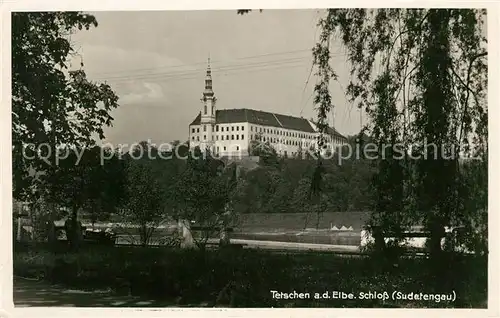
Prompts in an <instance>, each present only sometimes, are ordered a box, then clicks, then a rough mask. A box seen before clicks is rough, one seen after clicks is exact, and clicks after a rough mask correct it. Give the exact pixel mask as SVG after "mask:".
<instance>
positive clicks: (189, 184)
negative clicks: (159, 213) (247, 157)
mask: <svg viewBox="0 0 500 318" xmlns="http://www.w3.org/2000/svg"><path fill="white" fill-rule="evenodd" d="M235 189H237V187H236V167H235V166H231V167H230V168H229V169H226V168H225V165H224V163H223V162H222V161H221V160H219V159H216V158H213V156H212V155H211V154H210V152H209V151H208V150H206V153H205V155H202V153H201V151H200V149H199V148H196V149H195V151H194V154H193V155H191V156H190V157H188V162H187V166H186V169H185V170H184V171H183V172H182V173H181V175H180V177H179V179H178V181H177V182H176V183H175V184H174V185H173V186H172V187H171V188H170V196H171V198H172V200H173V204H175V209H176V211H177V214H176V216H177V218H178V219H180V220H187V221H190V222H191V221H193V222H195V223H196V224H197V225H200V226H203V227H205V228H207V230H206V231H203V233H202V234H201V236H199V237H194V238H195V243H196V244H197V245H198V247H200V248H204V247H205V245H206V243H207V240H208V238H209V237H210V236H211V235H213V234H214V233H215V232H216V231H218V230H219V228H220V227H221V226H222V227H224V226H226V225H228V224H229V223H230V222H231V220H230V218H231V216H232V207H231V198H232V194H233V191H234V190H235Z"/></svg>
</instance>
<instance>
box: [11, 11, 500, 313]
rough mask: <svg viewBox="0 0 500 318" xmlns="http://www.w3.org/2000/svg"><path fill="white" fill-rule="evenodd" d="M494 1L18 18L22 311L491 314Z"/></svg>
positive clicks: (16, 261)
mask: <svg viewBox="0 0 500 318" xmlns="http://www.w3.org/2000/svg"><path fill="white" fill-rule="evenodd" d="M236 5H237V4H236V3H235V6H236ZM489 14H490V11H489V10H487V9H484V8H465V7H461V8H444V7H443V8H399V9H398V8H391V9H387V8H376V9H363V8H344V9H342V8H337V9H326V8H321V9H314V8H311V9H266V8H263V9H259V8H256V9H255V8H254V9H244V8H241V9H237V8H235V9H226V10H191V11H190V10H177V11H169V10H156V11H139V10H136V11H90V12H87V11H36V12H35V11H30V12H28V11H13V12H10V13H9V15H10V19H11V23H10V25H11V52H10V54H11V67H10V70H11V81H12V83H11V88H12V97H11V124H12V126H11V140H12V155H11V160H12V162H11V165H12V179H11V180H12V206H11V211H12V217H11V219H9V218H6V219H4V220H5V221H4V223H6V222H9V223H10V222H11V223H12V266H13V291H12V292H13V302H14V306H15V307H16V308H17V307H119V308H125V307H136V308H145V307H155V308H170V307H182V308H184V307H189V308H191V307H203V308H235V307H238V308H299V307H307V308H311V307H322V308H405V309H408V308H476V309H487V308H489V306H491V305H492V304H491V303H490V304H488V297H489V291H488V255H489V249H488V94H487V93H488V33H487V20H488V15H489ZM490 32H491V31H490ZM496 36H498V34H497V35H496ZM491 37H492V35H491V34H490V38H491ZM497 55H498V54H497ZM7 71H8V70H7ZM7 181H9V180H7ZM9 217H10V216H9ZM490 308H491V307H490Z"/></svg>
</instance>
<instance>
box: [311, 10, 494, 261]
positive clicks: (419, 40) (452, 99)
mask: <svg viewBox="0 0 500 318" xmlns="http://www.w3.org/2000/svg"><path fill="white" fill-rule="evenodd" d="M485 17H486V11H485V10H475V9H377V10H372V9H330V10H328V12H327V15H326V16H325V17H324V18H322V19H321V20H320V22H319V26H320V27H321V29H322V33H321V36H320V41H319V43H317V44H316V46H315V48H314V50H313V56H314V64H315V65H316V66H317V70H318V71H317V75H318V77H319V79H320V82H319V84H318V85H316V87H315V92H316V96H315V104H316V105H317V106H318V122H319V123H318V127H319V128H320V130H323V129H324V123H326V115H327V114H328V113H329V112H330V111H331V110H332V108H333V107H334V105H333V103H332V97H331V96H330V93H329V90H328V84H329V81H330V79H332V78H336V76H337V75H336V73H335V71H334V70H333V69H332V67H331V66H330V64H329V60H330V41H331V38H332V36H333V34H335V33H336V32H338V34H339V35H340V40H341V41H342V43H343V44H344V45H345V47H346V49H347V54H348V59H349V62H350V65H351V75H352V78H353V79H352V80H351V82H350V84H349V85H348V88H347V94H348V96H349V97H350V100H351V101H352V102H354V103H356V104H357V106H358V107H360V108H363V109H365V111H366V113H367V114H368V115H369V117H370V119H371V121H370V123H369V124H368V125H367V127H366V129H367V130H368V131H370V132H371V137H372V138H373V142H375V143H376V144H377V145H378V146H379V159H378V160H377V161H378V163H379V169H378V170H379V171H378V176H377V179H378V180H379V182H377V183H376V184H375V188H376V190H377V192H378V193H379V195H378V199H377V208H376V216H377V218H378V222H379V223H381V225H382V226H386V225H389V224H390V223H391V221H390V220H394V219H396V220H401V219H411V221H412V222H413V223H415V222H420V221H421V222H423V223H424V224H425V225H426V226H427V228H428V229H429V230H430V232H431V244H430V245H431V253H432V254H433V255H439V254H440V253H439V251H440V238H441V235H442V231H443V227H444V226H445V225H448V224H450V222H451V220H452V218H453V217H452V215H453V213H455V212H454V211H456V210H457V209H456V208H457V207H458V205H459V202H460V198H459V195H458V188H459V186H458V185H459V182H458V180H459V177H460V169H459V164H458V155H459V154H460V155H462V156H463V155H470V154H472V153H474V152H475V153H477V154H480V156H481V157H482V158H483V160H485V159H484V158H486V154H487V128H486V127H487V106H486V97H485V93H486V76H487V75H486V74H487V72H486V70H487V63H486V61H485V57H486V55H487V51H486V49H485V48H486V38H485V35H484V32H483V31H484V30H483V25H484V20H485ZM377 65H381V67H380V71H379V72H377V71H376V70H377ZM384 144H385V145H387V144H388V145H391V146H394V145H400V146H402V149H403V151H402V154H403V155H402V156H401V158H400V160H396V159H395V151H394V149H387V150H380V149H381V146H382V145H384ZM430 144H432V145H433V146H434V148H432V149H430V150H429V149H428V148H429V147H428V146H429V145H430ZM410 154H411V155H419V156H420V158H423V159H418V160H410V158H409V155H410ZM382 155H385V158H383V159H382V158H380V157H382ZM401 214H403V215H401ZM398 222H399V221H398ZM379 225H380V224H379ZM393 225H394V224H393ZM399 225H400V224H399ZM399 225H398V224H395V226H396V227H397V226H399Z"/></svg>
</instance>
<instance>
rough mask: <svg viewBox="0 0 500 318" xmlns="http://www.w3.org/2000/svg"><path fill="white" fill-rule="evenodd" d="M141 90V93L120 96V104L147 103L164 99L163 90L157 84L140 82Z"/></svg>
mask: <svg viewBox="0 0 500 318" xmlns="http://www.w3.org/2000/svg"><path fill="white" fill-rule="evenodd" d="M142 88H143V89H142V91H141V92H132V93H129V94H124V95H122V96H120V100H119V102H120V104H132V103H140V102H144V103H148V102H151V101H155V100H159V99H163V98H165V95H164V93H163V90H162V88H161V86H160V85H158V84H155V83H147V82H142Z"/></svg>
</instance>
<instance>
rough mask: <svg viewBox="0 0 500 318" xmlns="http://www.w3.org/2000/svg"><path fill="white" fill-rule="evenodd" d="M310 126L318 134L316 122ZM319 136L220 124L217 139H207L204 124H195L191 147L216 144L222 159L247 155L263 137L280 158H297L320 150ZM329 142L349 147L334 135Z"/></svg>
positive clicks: (275, 128) (214, 135) (278, 128)
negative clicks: (250, 147) (300, 153)
mask: <svg viewBox="0 0 500 318" xmlns="http://www.w3.org/2000/svg"><path fill="white" fill-rule="evenodd" d="M310 124H311V126H312V127H313V129H314V130H316V131H317V127H316V126H315V125H314V124H313V123H310ZM208 129H209V128H208V127H207V130H208ZM205 136H207V137H205ZM318 136H319V133H317V132H313V133H310V132H303V131H299V130H293V129H286V128H281V127H271V126H264V125H255V124H251V123H248V122H240V123H227V124H216V125H215V126H214V130H213V132H212V137H213V140H211V139H210V140H206V139H205V138H209V137H208V134H206V133H205V132H204V131H203V125H192V126H190V128H189V141H190V145H191V148H195V147H196V146H199V147H200V148H204V147H205V145H206V143H213V149H214V152H215V153H218V154H219V155H220V156H247V155H248V148H249V143H250V142H251V141H252V140H257V139H259V138H260V140H261V141H263V142H269V144H270V145H271V146H272V147H273V148H275V149H276V151H277V153H278V155H282V156H284V155H285V154H286V155H287V156H289V157H291V156H296V155H297V154H298V153H299V152H300V149H302V150H303V151H306V150H308V149H310V148H311V147H313V148H316V147H317V138H318ZM204 137H205V138H204ZM327 142H328V144H329V147H330V148H334V147H337V146H340V145H342V144H345V140H344V139H342V138H339V137H332V136H327Z"/></svg>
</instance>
